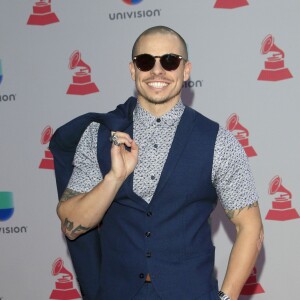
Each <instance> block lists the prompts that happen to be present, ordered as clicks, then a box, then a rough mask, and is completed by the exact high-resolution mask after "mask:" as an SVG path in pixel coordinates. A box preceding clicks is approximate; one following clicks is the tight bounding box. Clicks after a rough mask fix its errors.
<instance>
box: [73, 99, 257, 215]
mask: <svg viewBox="0 0 300 300" xmlns="http://www.w3.org/2000/svg"><path fill="white" fill-rule="evenodd" d="M183 112H184V105H183V103H182V102H181V101H179V102H178V103H177V104H176V105H175V106H174V107H173V108H172V109H171V110H170V111H169V112H168V113H166V114H165V115H163V116H161V117H159V118H157V117H155V116H153V115H151V114H150V113H149V112H147V111H146V110H144V109H143V108H142V107H141V106H140V105H139V103H138V102H137V106H136V108H135V110H134V113H133V124H134V126H133V138H134V140H135V141H136V143H137V145H138V146H139V158H138V164H137V165H136V167H135V170H134V174H133V191H134V192H135V193H136V194H137V195H139V196H140V197H142V198H143V199H144V200H145V201H146V202H147V203H150V201H151V199H152V197H153V194H154V192H155V189H156V186H157V184H158V181H159V179H160V175H161V173H162V169H163V167H164V164H165V162H166V159H167V156H168V153H169V150H170V148H171V144H172V142H173V139H174V136H175V132H176V129H177V126H178V124H179V121H180V118H181V116H182V114H183ZM99 127H100V124H99V123H96V122H93V123H91V124H90V125H89V126H88V127H87V129H86V130H85V132H84V133H83V135H82V137H81V140H80V142H79V144H78V146H77V149H76V154H75V157H74V162H73V163H74V170H73V174H72V176H71V178H70V181H69V184H68V188H69V189H72V190H74V191H77V192H81V193H86V192H88V191H90V190H91V189H92V188H93V187H94V186H95V185H97V184H98V183H99V182H100V181H102V179H103V176H102V174H101V170H100V168H99V164H98V159H97V143H98V130H99ZM100 142H101V139H100ZM211 179H212V183H213V185H214V187H215V189H216V192H217V195H218V199H219V200H220V202H221V204H222V206H223V207H224V209H226V210H235V209H241V208H243V207H245V206H248V205H251V204H253V203H254V202H256V201H258V195H257V192H256V189H255V184H254V179H253V176H252V173H251V170H250V166H249V162H248V158H247V156H246V154H245V151H244V149H243V147H242V146H241V144H240V143H239V142H238V141H237V139H236V138H235V137H234V136H233V134H232V133H231V132H230V131H228V130H226V129H224V128H223V127H221V126H220V127H219V131H218V134H217V138H216V143H215V149H214V157H213V167H212V176H211Z"/></svg>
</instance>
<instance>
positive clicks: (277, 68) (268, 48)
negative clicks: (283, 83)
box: [258, 34, 293, 81]
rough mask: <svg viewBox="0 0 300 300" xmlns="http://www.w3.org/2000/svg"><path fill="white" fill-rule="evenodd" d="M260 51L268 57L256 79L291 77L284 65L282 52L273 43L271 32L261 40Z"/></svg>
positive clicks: (266, 79) (275, 79)
mask: <svg viewBox="0 0 300 300" xmlns="http://www.w3.org/2000/svg"><path fill="white" fill-rule="evenodd" d="M260 52H261V54H267V55H268V57H267V59H266V60H265V68H264V69H263V70H262V71H261V72H260V74H259V76H258V80H265V81H279V80H284V79H289V78H292V77H293V76H292V74H291V72H290V71H289V69H288V68H286V67H285V66H284V56H285V55H284V52H283V51H282V50H281V49H280V48H278V47H277V46H276V45H275V43H274V37H273V36H272V35H271V34H269V35H267V36H266V37H265V38H264V40H263V41H262V45H261V50H260Z"/></svg>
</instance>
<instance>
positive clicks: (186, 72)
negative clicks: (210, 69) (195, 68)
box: [183, 61, 192, 81]
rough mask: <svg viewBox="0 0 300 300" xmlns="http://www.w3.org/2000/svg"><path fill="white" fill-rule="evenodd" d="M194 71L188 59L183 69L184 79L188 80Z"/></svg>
mask: <svg viewBox="0 0 300 300" xmlns="http://www.w3.org/2000/svg"><path fill="white" fill-rule="evenodd" d="M191 71H192V64H191V62H190V61H187V62H186V63H185V64H184V70H183V80H184V81H187V80H188V79H189V78H190V74H191Z"/></svg>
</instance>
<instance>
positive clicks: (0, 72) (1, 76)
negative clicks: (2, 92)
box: [0, 59, 3, 84]
mask: <svg viewBox="0 0 300 300" xmlns="http://www.w3.org/2000/svg"><path fill="white" fill-rule="evenodd" d="M2 79H3V74H2V63H1V59H0V84H1V82H2Z"/></svg>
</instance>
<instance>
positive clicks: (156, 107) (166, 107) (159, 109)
mask: <svg viewBox="0 0 300 300" xmlns="http://www.w3.org/2000/svg"><path fill="white" fill-rule="evenodd" d="M179 100H180V98H179V97H178V98H174V99H172V100H168V101H167V102H164V103H152V102H149V101H147V100H145V99H143V98H141V97H138V101H139V104H140V106H141V107H142V108H143V109H145V110H146V111H148V112H149V113H150V114H151V115H153V116H154V117H161V116H163V115H164V114H166V113H167V112H169V111H170V110H171V109H172V108H173V107H174V106H175V105H176V104H177V103H178V102H179Z"/></svg>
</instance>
